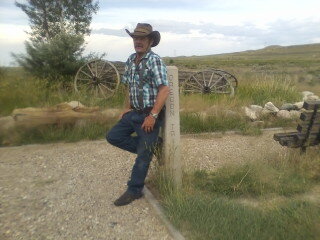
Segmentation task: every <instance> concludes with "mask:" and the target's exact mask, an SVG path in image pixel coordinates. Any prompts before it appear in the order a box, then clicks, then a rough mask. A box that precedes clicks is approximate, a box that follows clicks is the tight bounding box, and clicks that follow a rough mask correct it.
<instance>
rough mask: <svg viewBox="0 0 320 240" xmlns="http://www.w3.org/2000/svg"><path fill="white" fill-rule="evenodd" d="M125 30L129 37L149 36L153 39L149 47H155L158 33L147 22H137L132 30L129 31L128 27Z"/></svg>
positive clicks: (157, 42) (158, 38) (157, 41)
mask: <svg viewBox="0 0 320 240" xmlns="http://www.w3.org/2000/svg"><path fill="white" fill-rule="evenodd" d="M126 32H127V33H128V34H129V35H130V36H131V37H147V36H149V37H151V38H152V39H153V43H152V45H151V47H155V46H157V45H158V44H159V42H160V33H159V32H158V31H153V30H152V26H151V25H150V24H148V23H138V24H137V26H136V28H135V29H134V31H133V32H132V33H131V32H129V30H128V29H126Z"/></svg>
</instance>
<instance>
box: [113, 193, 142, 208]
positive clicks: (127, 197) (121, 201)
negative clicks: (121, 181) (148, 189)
mask: <svg viewBox="0 0 320 240" xmlns="http://www.w3.org/2000/svg"><path fill="white" fill-rule="evenodd" d="M141 197H142V193H140V194H132V193H130V192H128V191H126V192H125V193H124V194H122V195H121V196H120V197H119V198H118V199H117V200H116V201H114V205H116V206H124V205H127V204H129V203H131V202H132V201H134V200H136V199H139V198H141Z"/></svg>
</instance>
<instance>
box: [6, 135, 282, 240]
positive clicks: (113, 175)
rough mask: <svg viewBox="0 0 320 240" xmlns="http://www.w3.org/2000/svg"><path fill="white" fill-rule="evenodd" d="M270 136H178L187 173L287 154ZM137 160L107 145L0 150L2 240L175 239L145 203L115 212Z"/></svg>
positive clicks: (79, 144) (100, 141)
mask: <svg viewBox="0 0 320 240" xmlns="http://www.w3.org/2000/svg"><path fill="white" fill-rule="evenodd" d="M275 132H276V131H268V132H264V133H263V135H262V136H242V135H237V134H228V133H226V134H198V135H182V137H181V156H182V161H183V163H184V167H185V170H186V171H189V170H195V169H204V170H214V169H216V168H217V167H219V166H221V165H223V164H226V163H230V162H239V163H240V162H243V161H246V160H250V159H255V158H257V157H258V158H261V156H264V155H265V157H266V158H269V157H271V156H272V154H278V153H279V152H281V151H288V149H286V148H285V147H282V146H280V144H279V143H278V142H276V141H274V140H273V134H274V133H275ZM278 132H279V131H278ZM134 159H135V155H134V154H131V153H128V152H125V151H122V150H120V149H117V148H115V147H113V146H111V145H110V144H108V143H107V142H106V141H105V140H98V141H83V142H77V143H57V144H44V145H26V146H19V147H4V148H0V239H10V240H11V239H12V240H13V239H14V240H15V239H54V240H59V239H61V240H62V239H63V240H64V239H94V240H99V239H101V240H102V239H103V240H105V239H107V240H108V239H112V240H114V239H139V240H140V239H142V240H143V239H148V240H152V239H155V240H158V239H172V238H171V236H170V235H169V233H168V231H167V230H166V228H165V227H164V225H163V224H162V222H160V220H159V219H158V217H157V216H156V215H155V213H154V211H153V209H152V208H151V206H150V205H149V203H148V202H147V201H146V199H145V198H141V199H139V200H136V201H134V202H133V203H132V204H130V205H127V206H124V207H115V206H114V205H113V201H114V200H115V199H116V198H117V197H119V196H120V195H121V194H122V193H123V191H125V189H126V182H127V180H128V178H129V175H130V172H131V167H132V165H133V163H134ZM154 167H155V162H152V165H151V170H152V169H154Z"/></svg>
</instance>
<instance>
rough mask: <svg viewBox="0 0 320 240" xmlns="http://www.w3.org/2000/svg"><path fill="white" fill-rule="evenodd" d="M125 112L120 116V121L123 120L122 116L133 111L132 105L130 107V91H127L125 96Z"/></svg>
mask: <svg viewBox="0 0 320 240" xmlns="http://www.w3.org/2000/svg"><path fill="white" fill-rule="evenodd" d="M123 105H124V110H123V112H122V113H121V114H120V116H119V119H121V118H122V116H123V115H124V114H126V113H127V112H130V111H131V110H132V109H131V105H130V98H129V91H128V89H127V91H126V95H125V99H124V104H123Z"/></svg>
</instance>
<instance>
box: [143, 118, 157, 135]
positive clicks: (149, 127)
mask: <svg viewBox="0 0 320 240" xmlns="http://www.w3.org/2000/svg"><path fill="white" fill-rule="evenodd" d="M155 123H156V119H155V118H154V117H152V116H151V115H148V116H147V117H146V118H145V119H144V122H143V123H142V126H141V128H142V129H143V130H144V131H145V132H147V133H149V132H152V131H153V127H154V124H155Z"/></svg>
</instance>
